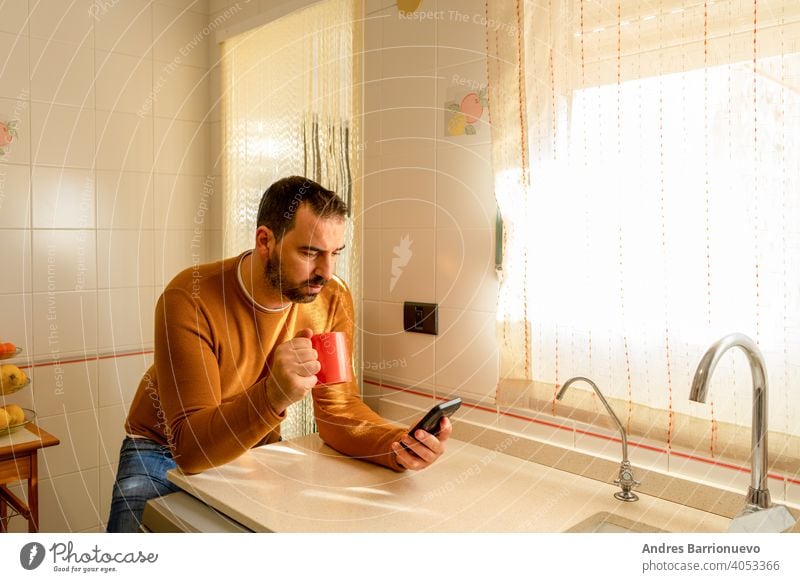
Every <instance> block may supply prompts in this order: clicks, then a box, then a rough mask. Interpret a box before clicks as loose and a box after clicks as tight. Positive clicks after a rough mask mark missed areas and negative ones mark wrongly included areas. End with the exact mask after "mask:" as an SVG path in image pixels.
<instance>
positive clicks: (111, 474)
mask: <svg viewBox="0 0 800 582" xmlns="http://www.w3.org/2000/svg"><path fill="white" fill-rule="evenodd" d="M121 444H122V443H120V445H121ZM117 456H119V447H117ZM99 470H100V492H99V498H98V499H99V501H98V506H99V512H100V526H101V528H102V530H103V531H105V528H106V525H107V524H108V516H109V514H110V513H111V496H112V495H113V490H114V481H115V479H116V477H117V465H101V467H100V469H99Z"/></svg>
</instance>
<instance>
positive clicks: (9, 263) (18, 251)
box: [0, 230, 31, 294]
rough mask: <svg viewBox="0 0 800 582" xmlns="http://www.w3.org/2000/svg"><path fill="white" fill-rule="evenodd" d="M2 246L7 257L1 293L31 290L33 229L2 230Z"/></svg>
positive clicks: (0, 242)
mask: <svg viewBox="0 0 800 582" xmlns="http://www.w3.org/2000/svg"><path fill="white" fill-rule="evenodd" d="M0 248H2V249H3V254H4V256H5V257H6V258H5V260H4V261H3V273H4V274H5V276H3V277H0V294H5V293H24V292H26V291H28V292H29V291H31V231H30V230H0Z"/></svg>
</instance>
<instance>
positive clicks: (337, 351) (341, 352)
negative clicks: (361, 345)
mask: <svg viewBox="0 0 800 582" xmlns="http://www.w3.org/2000/svg"><path fill="white" fill-rule="evenodd" d="M311 345H312V346H313V347H314V349H315V350H316V351H317V359H318V360H319V363H320V370H319V372H317V379H318V381H319V382H318V383H319V384H339V383H340V382H350V381H351V380H352V379H353V366H352V365H351V363H350V350H349V348H348V346H347V336H346V335H345V334H344V333H343V332H341V331H331V332H328V333H319V334H317V335H315V336H312V337H311Z"/></svg>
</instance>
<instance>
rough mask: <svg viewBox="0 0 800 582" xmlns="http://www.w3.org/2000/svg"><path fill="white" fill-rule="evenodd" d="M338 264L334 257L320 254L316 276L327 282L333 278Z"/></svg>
mask: <svg viewBox="0 0 800 582" xmlns="http://www.w3.org/2000/svg"><path fill="white" fill-rule="evenodd" d="M335 264H336V257H334V256H333V255H327V254H320V256H319V257H318V258H317V265H316V268H315V269H314V274H315V275H317V276H318V277H322V278H323V279H325V280H326V281H327V280H328V279H330V278H331V277H332V276H333V268H334V266H335Z"/></svg>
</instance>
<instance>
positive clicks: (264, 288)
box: [239, 251, 291, 311]
mask: <svg viewBox="0 0 800 582" xmlns="http://www.w3.org/2000/svg"><path fill="white" fill-rule="evenodd" d="M239 275H240V277H241V279H242V285H244V288H245V290H246V291H247V293H248V294H249V295H250V297H252V298H253V300H254V301H255V302H256V303H258V304H259V305H261V306H263V307H265V308H267V309H270V310H276V311H280V310H283V309H286V308H287V307H289V305H291V302H290V301H287V300H286V299H285V298H284V297H283V296H282V295H281V294H280V292H279V291H278V290H277V289H272V288H270V287H269V282H268V281H267V280H266V278H265V277H264V265H261V264H260V261H259V260H258V259H257V258H256V256H255V251H252V252H250V253H248V254H247V255H245V257H244V259H243V260H242V264H241V266H240V273H239Z"/></svg>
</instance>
